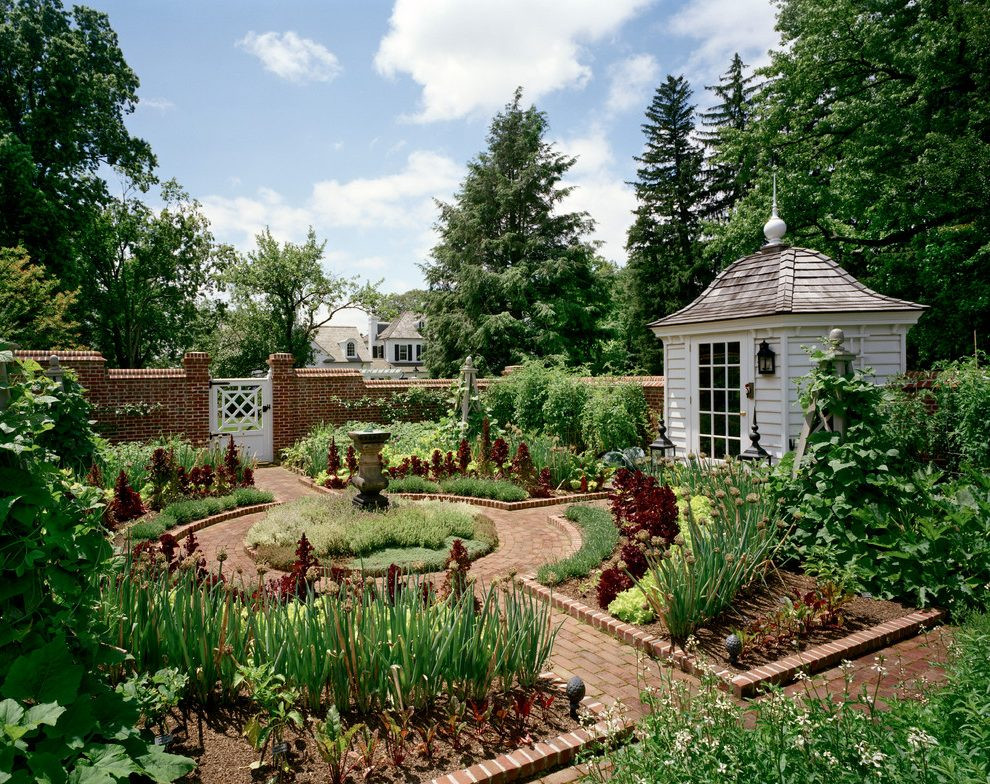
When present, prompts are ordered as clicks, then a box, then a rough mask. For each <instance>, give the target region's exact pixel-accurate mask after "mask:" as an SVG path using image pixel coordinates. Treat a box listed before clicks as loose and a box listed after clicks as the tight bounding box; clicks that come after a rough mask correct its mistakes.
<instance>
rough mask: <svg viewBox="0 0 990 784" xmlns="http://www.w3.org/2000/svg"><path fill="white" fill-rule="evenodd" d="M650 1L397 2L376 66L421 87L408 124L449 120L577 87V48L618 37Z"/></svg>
mask: <svg viewBox="0 0 990 784" xmlns="http://www.w3.org/2000/svg"><path fill="white" fill-rule="evenodd" d="M650 1H651V0H609V2H601V1H600V0H570V2H568V3H567V4H566V6H562V5H561V3H560V2H559V0H473V2H464V0H396V3H395V6H394V7H393V9H392V16H391V18H390V20H389V30H388V33H387V34H386V35H385V37H384V38H383V39H382V40H381V43H380V44H379V48H378V53H377V54H376V55H375V65H376V67H377V68H378V71H379V72H380V73H382V74H384V75H385V76H395V75H396V74H399V73H407V74H409V75H410V76H411V77H412V79H413V80H414V81H416V82H417V83H419V84H420V85H421V86H422V88H423V92H422V106H421V109H420V111H419V113H418V114H417V115H415V116H414V117H413V118H412V119H414V120H417V121H420V122H433V121H436V120H451V119H458V118H461V117H466V116H469V115H473V114H476V113H479V112H488V111H490V110H492V109H495V108H498V107H500V106H502V105H504V104H505V103H506V102H507V101H508V100H509V99H510V98H511V97H512V91H513V90H514V89H515V88H516V87H517V86H519V85H522V86H523V88H524V89H525V90H526V97H527V100H533V101H535V100H538V99H539V98H540V97H541V96H543V95H546V94H547V93H550V92H552V91H554V90H559V89H563V88H578V89H579V88H581V87H583V86H584V85H585V84H587V82H588V81H589V80H590V79H591V77H592V70H591V66H590V65H589V64H588V63H587V61H586V60H587V57H586V56H585V52H584V51H583V49H582V46H583V45H584V44H588V43H593V42H595V41H597V40H600V39H601V38H603V37H606V36H609V35H611V34H613V33H615V32H616V31H617V30H618V29H619V27H620V26H621V25H622V24H623V23H624V22H626V21H628V20H629V19H630V18H632V17H633V16H634V15H635V14H636V13H637V12H638V11H640V10H641V9H642V8H643V7H645V6H646V5H647V4H648V3H649V2H650Z"/></svg>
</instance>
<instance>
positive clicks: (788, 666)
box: [515, 575, 943, 698]
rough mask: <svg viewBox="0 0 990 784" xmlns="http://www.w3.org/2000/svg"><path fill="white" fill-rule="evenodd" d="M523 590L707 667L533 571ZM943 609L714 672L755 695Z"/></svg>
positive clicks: (912, 629) (625, 638)
mask: <svg viewBox="0 0 990 784" xmlns="http://www.w3.org/2000/svg"><path fill="white" fill-rule="evenodd" d="M515 580H516V582H517V583H518V584H519V585H520V586H521V587H522V588H523V590H525V591H527V592H529V593H531V594H532V595H534V596H537V597H539V598H540V599H543V600H544V601H546V602H549V603H550V605H551V606H552V607H554V608H556V609H558V610H560V611H562V612H565V613H567V614H568V615H570V616H571V617H573V618H576V619H577V620H579V621H581V622H583V623H587V624H588V625H590V626H593V627H594V628H596V629H599V630H600V631H603V632H605V633H606V634H608V635H609V636H611V637H614V638H615V639H617V640H619V641H620V642H624V643H626V644H627V645H631V646H633V647H634V648H636V649H637V650H641V651H644V652H645V653H647V654H649V655H650V656H653V657H655V658H657V659H662V660H663V661H665V662H669V663H671V664H673V665H674V666H676V667H677V668H678V669H679V670H682V671H684V672H686V673H688V674H689V675H700V674H702V671H703V670H706V669H707V667H706V666H704V665H703V663H702V662H701V661H700V660H699V659H698V658H697V657H695V656H692V655H691V654H689V653H686V652H684V651H683V650H681V649H680V648H676V647H675V646H674V645H672V644H671V643H669V642H667V641H666V640H664V639H662V638H660V637H656V636H655V635H652V634H648V633H646V632H644V631H643V630H642V629H639V628H637V627H636V626H633V625H632V624H628V623H625V622H623V621H620V620H619V619H618V618H613V617H612V616H611V615H609V614H608V613H604V612H602V611H601V610H596V609H595V608H593V607H589V606H588V605H586V604H584V603H583V602H579V601H577V600H576V599H572V598H570V597H569V596H560V595H555V594H553V592H552V591H551V590H550V589H549V588H547V587H546V586H545V585H542V584H540V583H538V582H536V580H535V579H534V578H533V576H532V575H521V576H516V578H515ZM942 615H943V613H942V611H941V610H914V611H912V612H910V613H908V614H907V615H903V616H901V617H900V618H894V619H893V620H890V621H885V622H883V623H881V624H878V625H877V626H873V627H871V628H869V629H864V630H862V631H858V632H853V633H852V634H849V635H846V636H845V637H840V638H839V639H838V640H832V641H831V642H827V643H822V644H821V645H813V646H812V647H810V648H808V649H806V650H804V651H801V652H799V653H795V654H791V655H789V656H785V657H784V658H782V659H778V660H776V661H773V662H769V663H767V664H762V665H760V666H759V667H754V668H753V669H751V670H746V671H745V672H741V673H733V672H731V671H729V670H719V671H717V672H716V673H715V674H716V675H718V677H719V678H720V680H721V681H722V686H723V688H725V689H726V690H727V691H731V692H732V693H733V694H734V695H735V696H736V697H739V698H743V697H753V696H755V695H756V694H757V693H758V692H759V690H760V689H761V688H762V687H764V686H767V685H770V684H778V685H784V684H787V683H790V682H791V681H793V680H794V679H795V678H796V677H797V674H798V673H799V672H804V673H807V674H814V673H816V672H821V671H822V670H827V669H829V668H831V667H834V666H836V665H837V664H838V663H839V662H841V661H842V660H844V659H855V658H858V657H860V656H864V655H865V654H867V653H872V652H873V651H878V650H881V649H883V648H886V647H888V646H890V645H893V644H894V643H896V642H900V641H901V640H905V639H907V638H909V637H913V636H915V635H916V634H918V633H919V632H920V631H922V630H923V629H925V628H927V627H929V626H933V625H935V623H936V622H937V621H939V620H940V619H941V618H942Z"/></svg>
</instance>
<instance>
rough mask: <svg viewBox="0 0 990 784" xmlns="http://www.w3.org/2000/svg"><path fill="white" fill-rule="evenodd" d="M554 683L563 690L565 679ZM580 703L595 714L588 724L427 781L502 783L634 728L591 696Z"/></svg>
mask: <svg viewBox="0 0 990 784" xmlns="http://www.w3.org/2000/svg"><path fill="white" fill-rule="evenodd" d="M552 681H553V683H554V685H555V686H556V687H557V688H558V689H559V690H560V691H561V692H563V690H564V682H563V681H562V680H561V679H560V678H558V677H556V676H553V677H552ZM581 706H582V707H583V708H585V709H586V710H588V711H590V712H591V713H593V714H595V715H596V716H598V717H601V718H599V719H598V721H597V722H595V723H594V724H593V725H591V726H590V727H579V728H578V729H576V730H574V731H573V732H566V733H564V734H563V735H558V736H557V737H556V738H551V739H550V740H546V741H538V742H537V743H534V744H533V745H531V746H526V747H520V748H518V749H515V750H514V751H510V752H506V753H505V754H499V755H498V756H497V757H493V758H492V759H487V760H483V761H482V762H476V763H475V764H473V765H471V766H469V767H467V768H462V769H461V770H455V771H451V772H450V773H444V774H443V775H441V776H437V777H436V778H435V779H433V780H432V781H431V782H430V784H504V783H505V782H509V781H515V780H517V779H526V778H530V777H531V776H534V775H536V774H538V773H544V772H546V771H548V770H551V769H553V768H557V767H561V766H564V765H569V764H570V763H572V762H573V761H574V759H575V757H577V755H578V753H579V752H581V751H582V750H584V749H586V748H588V747H589V746H591V745H592V744H594V743H596V742H598V741H599V740H601V739H602V738H604V737H606V736H608V735H616V734H618V735H626V734H627V733H629V732H630V731H631V729H632V727H633V723H632V722H631V721H629V720H628V719H625V720H623V721H622V723H621V724H618V725H616V724H614V723H613V724H611V725H610V722H609V720H608V718H607V716H606V715H605V711H606V709H605V706H604V705H602V704H601V703H600V702H595V701H593V700H592V699H591V698H590V697H585V698H584V699H583V700H581Z"/></svg>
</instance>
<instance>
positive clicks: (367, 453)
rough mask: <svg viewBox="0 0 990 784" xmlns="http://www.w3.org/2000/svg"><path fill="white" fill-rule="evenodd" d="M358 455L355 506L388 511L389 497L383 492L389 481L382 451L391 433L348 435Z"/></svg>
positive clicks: (354, 482) (356, 433)
mask: <svg viewBox="0 0 990 784" xmlns="http://www.w3.org/2000/svg"><path fill="white" fill-rule="evenodd" d="M347 435H349V436H350V437H351V441H353V442H354V449H355V450H356V451H357V453H358V470H357V476H355V477H353V478H352V479H351V483H352V484H353V485H354V486H355V487H356V488H357V489H358V494H357V495H356V496H355V497H354V505H355V506H357V507H359V508H360V509H369V510H371V509H387V508H388V497H387V496H384V495H382V490H384V489H385V488H386V487H388V479H386V478H385V475H384V474H383V473H382V464H381V451H382V447H384V446H385V442H386V441H388V439H389V437H390V436H391V435H392V434H391V433H389V432H387V431H385V430H355V431H353V432H350V433H348V434H347Z"/></svg>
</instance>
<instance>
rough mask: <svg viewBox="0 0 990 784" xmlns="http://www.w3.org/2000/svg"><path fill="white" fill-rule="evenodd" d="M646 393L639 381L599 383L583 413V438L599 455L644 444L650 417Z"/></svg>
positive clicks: (590, 394) (592, 390)
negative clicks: (634, 382)
mask: <svg viewBox="0 0 990 784" xmlns="http://www.w3.org/2000/svg"><path fill="white" fill-rule="evenodd" d="M647 411H648V408H647V405H646V395H645V393H644V392H643V387H641V386H640V385H638V384H604V383H602V384H596V385H595V386H594V387H592V389H591V392H590V393H589V395H588V399H587V401H586V402H585V405H584V409H583V410H582V412H581V438H582V440H583V442H584V443H585V444H586V445H587V447H588V449H590V450H591V451H592V452H594V453H596V454H601V453H602V452H609V451H612V450H621V449H624V448H626V447H630V446H642V445H644V444H645V443H646V442H647V440H648V439H647V435H648V430H649V417H648V415H647Z"/></svg>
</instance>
